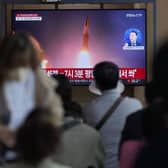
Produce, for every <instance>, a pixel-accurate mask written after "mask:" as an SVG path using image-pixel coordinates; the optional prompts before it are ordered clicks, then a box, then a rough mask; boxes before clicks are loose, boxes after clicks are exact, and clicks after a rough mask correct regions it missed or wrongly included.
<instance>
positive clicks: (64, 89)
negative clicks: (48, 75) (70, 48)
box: [52, 74, 72, 103]
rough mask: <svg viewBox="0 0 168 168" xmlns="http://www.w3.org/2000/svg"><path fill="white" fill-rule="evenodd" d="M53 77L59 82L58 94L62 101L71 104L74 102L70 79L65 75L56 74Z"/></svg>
mask: <svg viewBox="0 0 168 168" xmlns="http://www.w3.org/2000/svg"><path fill="white" fill-rule="evenodd" d="M52 77H53V78H54V79H55V80H56V81H57V82H58V86H57V88H56V90H55V91H56V92H57V93H58V94H59V95H60V96H61V98H62V101H63V102H64V103H65V102H69V101H71V100H72V86H71V84H70V82H69V79H68V78H67V77H66V76H65V75H64V74H54V75H52Z"/></svg>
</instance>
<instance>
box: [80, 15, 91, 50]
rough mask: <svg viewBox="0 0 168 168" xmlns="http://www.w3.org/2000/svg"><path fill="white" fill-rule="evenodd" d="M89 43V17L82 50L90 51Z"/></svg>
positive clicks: (84, 30) (86, 22)
mask: <svg viewBox="0 0 168 168" xmlns="http://www.w3.org/2000/svg"><path fill="white" fill-rule="evenodd" d="M88 41H89V17H88V16H87V17H86V20H85V24H84V29H83V38H82V48H81V50H87V51H88Z"/></svg>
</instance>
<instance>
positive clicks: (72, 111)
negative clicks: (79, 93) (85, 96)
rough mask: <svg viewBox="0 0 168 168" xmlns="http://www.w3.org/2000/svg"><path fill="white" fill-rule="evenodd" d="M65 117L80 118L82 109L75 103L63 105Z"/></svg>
mask: <svg viewBox="0 0 168 168" xmlns="http://www.w3.org/2000/svg"><path fill="white" fill-rule="evenodd" d="M64 108H65V117H73V118H82V108H81V106H80V104H78V103H77V102H74V101H71V102H67V103H65V104H64Z"/></svg>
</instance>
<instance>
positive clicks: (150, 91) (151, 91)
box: [145, 81, 158, 104]
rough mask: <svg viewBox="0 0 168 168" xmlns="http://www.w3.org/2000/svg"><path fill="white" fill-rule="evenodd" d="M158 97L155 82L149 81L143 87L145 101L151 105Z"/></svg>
mask: <svg viewBox="0 0 168 168" xmlns="http://www.w3.org/2000/svg"><path fill="white" fill-rule="evenodd" d="M157 97H158V88H157V84H156V83H155V81H150V82H148V83H147V84H146V86H145V98H146V101H147V102H148V103H149V104H151V103H152V102H153V101H154V100H155V99H156V98H157Z"/></svg>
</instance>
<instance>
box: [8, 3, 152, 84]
mask: <svg viewBox="0 0 168 168" xmlns="http://www.w3.org/2000/svg"><path fill="white" fill-rule="evenodd" d="M94 5H95V4H94ZM24 6H25V5H24ZM114 6H115V5H114ZM122 6H123V8H122V9H124V10H130V9H131V10H137V9H141V10H142V9H143V10H145V11H146V13H147V8H144V6H143V8H134V7H133V6H131V7H130V8H128V5H126V6H124V5H121V7H122ZM94 7H95V6H94ZM94 7H90V9H91V10H100V8H99V7H98V5H97V7H96V8H94ZM116 7H117V8H115V7H114V8H112V10H122V9H121V8H120V9H118V6H116ZM21 9H23V8H21ZM90 9H88V8H87V7H85V8H84V9H83V8H82V7H80V9H79V7H78V9H75V6H74V5H72V7H71V8H70V9H69V8H68V9H67V8H66V9H55V7H54V6H52V8H51V5H50V7H49V8H47V10H90ZM110 9H111V8H110ZM110 9H109V8H108V9H104V10H110ZM10 10H11V11H12V9H10ZM14 10H20V6H19V7H16V6H15V8H14ZM23 10H29V11H30V10H46V8H45V9H44V7H42V8H39V7H38V8H37V6H36V8H34V7H33V8H31V7H30V5H28V6H27V7H26V8H24V9H23ZM11 11H10V17H11ZM147 17H149V16H148V15H146V30H145V31H146V35H147V36H149V34H148V32H147V31H148V29H149V28H148V27H149V26H148V24H147V23H148V22H147ZM9 26H10V27H11V23H9V24H8V26H7V27H8V30H10V31H11V29H10V28H9ZM10 31H9V32H10ZM147 36H146V40H145V42H146V53H145V55H146V56H145V59H146V60H145V64H146V65H145V66H146V81H147V78H148V75H147V74H148V64H147V63H148V62H147V60H148V56H147V55H148V53H149V51H148V48H149V42H148V41H149V39H148V37H147ZM150 37H152V33H150ZM72 84H73V83H72ZM144 84H145V83H144ZM144 84H139V85H136V84H133V85H131V86H143V85H144ZM84 85H85V84H84ZM87 85H88V84H87ZM80 86H81V85H80ZM129 86H130V85H129Z"/></svg>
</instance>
